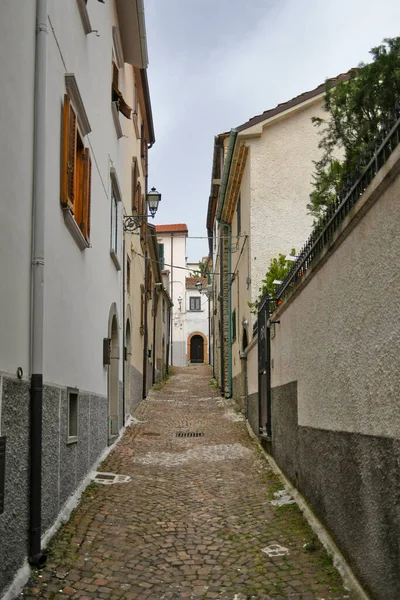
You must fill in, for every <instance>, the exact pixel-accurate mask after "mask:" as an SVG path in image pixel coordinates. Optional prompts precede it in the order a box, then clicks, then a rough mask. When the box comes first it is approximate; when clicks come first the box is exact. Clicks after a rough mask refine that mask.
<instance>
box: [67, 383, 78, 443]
mask: <svg viewBox="0 0 400 600" xmlns="http://www.w3.org/2000/svg"><path fill="white" fill-rule="evenodd" d="M78 391H79V390H77V389H68V392H67V393H68V443H69V444H71V443H73V442H76V441H77V439H78Z"/></svg>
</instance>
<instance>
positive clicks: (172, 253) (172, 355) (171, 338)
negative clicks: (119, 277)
mask: <svg viewBox="0 0 400 600" xmlns="http://www.w3.org/2000/svg"><path fill="white" fill-rule="evenodd" d="M171 300H172V306H171V310H170V324H169V333H170V349H171V367H172V366H173V364H174V342H173V336H174V334H173V329H174V328H173V327H172V325H173V320H174V234H173V233H171Z"/></svg>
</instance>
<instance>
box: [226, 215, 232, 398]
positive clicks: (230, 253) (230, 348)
mask: <svg viewBox="0 0 400 600" xmlns="http://www.w3.org/2000/svg"><path fill="white" fill-rule="evenodd" d="M225 227H226V228H227V229H228V314H227V318H228V390H227V393H226V395H225V397H226V398H231V396H232V314H231V313H232V252H231V249H232V227H231V226H230V225H228V224H226V225H225Z"/></svg>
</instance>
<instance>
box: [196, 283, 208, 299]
mask: <svg viewBox="0 0 400 600" xmlns="http://www.w3.org/2000/svg"><path fill="white" fill-rule="evenodd" d="M195 286H196V288H197V291H198V292H199V294H205V295H206V296H207V298H209V297H210V296H211V285H208V286H207V288H206V289H205V290H203V283H202V282H201V281H196V283H195Z"/></svg>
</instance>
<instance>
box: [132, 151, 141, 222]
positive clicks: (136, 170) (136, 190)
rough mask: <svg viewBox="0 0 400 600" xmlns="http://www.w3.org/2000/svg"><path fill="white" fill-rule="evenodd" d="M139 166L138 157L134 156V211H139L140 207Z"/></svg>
mask: <svg viewBox="0 0 400 600" xmlns="http://www.w3.org/2000/svg"><path fill="white" fill-rule="evenodd" d="M139 186H140V184H139V168H138V164H137V160H136V158H132V191H131V197H132V212H137V211H138V208H139V192H140V189H139Z"/></svg>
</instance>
